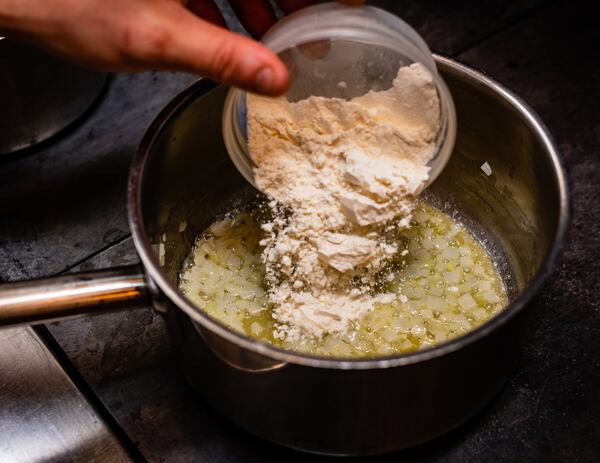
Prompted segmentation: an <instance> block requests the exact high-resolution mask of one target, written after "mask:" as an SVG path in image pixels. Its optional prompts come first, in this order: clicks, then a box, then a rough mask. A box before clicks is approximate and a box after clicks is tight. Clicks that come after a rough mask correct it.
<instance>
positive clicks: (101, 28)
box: [0, 0, 363, 95]
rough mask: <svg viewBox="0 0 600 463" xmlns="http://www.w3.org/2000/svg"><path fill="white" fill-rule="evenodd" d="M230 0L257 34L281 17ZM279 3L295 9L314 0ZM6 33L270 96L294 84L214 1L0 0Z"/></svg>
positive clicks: (106, 64) (125, 66)
mask: <svg viewBox="0 0 600 463" xmlns="http://www.w3.org/2000/svg"><path fill="white" fill-rule="evenodd" d="M229 3H230V4H231V6H232V7H233V9H234V11H235V12H236V14H237V16H238V17H239V19H240V21H241V23H242V24H243V25H244V26H245V27H246V29H247V30H248V32H250V33H251V34H252V36H253V37H260V36H261V35H262V34H263V33H264V32H265V31H266V30H267V29H268V28H269V27H270V26H271V25H272V24H273V23H274V22H275V21H276V17H275V14H274V12H273V10H272V9H271V7H270V5H269V2H268V0H230V1H229ZM277 3H278V5H279V7H280V8H281V9H282V11H284V12H285V13H290V12H292V11H294V10H297V9H299V8H301V7H304V6H307V5H310V4H313V3H317V2H316V1H311V0H279V1H278V2H277ZM344 3H347V4H351V5H359V4H362V3H363V0H345V1H344ZM1 35H7V36H13V37H16V38H22V39H25V40H28V41H31V42H33V43H35V44H37V45H39V46H41V47H44V48H47V49H50V50H51V51H54V52H56V53H58V54H60V55H62V56H64V57H66V58H68V59H70V60H71V61H75V62H77V63H80V64H82V65H84V66H87V67H91V68H95V69H101V70H108V71H117V72H120V71H140V70H144V69H149V68H152V69H162V70H174V71H184V72H191V73H195V74H199V75H203V76H207V77H210V78H211V79H214V80H218V81H221V82H225V83H228V84H233V85H236V86H239V87H242V88H244V89H247V90H251V91H255V92H258V93H263V94H267V95H279V94H281V93H283V92H285V91H286V90H287V88H288V86H289V83H290V82H289V80H290V78H289V75H288V72H287V69H286V68H285V66H284V64H283V63H282V62H281V61H280V60H279V58H277V56H276V55H275V54H274V53H273V52H271V51H270V50H268V49H267V48H265V47H264V46H262V45H261V44H260V43H258V42H256V41H254V40H252V39H250V38H247V37H244V36H242V35H240V34H236V33H233V32H231V31H228V30H227V29H225V21H224V20H223V17H222V16H221V14H220V12H219V10H218V8H217V7H216V6H215V4H214V3H213V0H45V1H43V2H40V1H37V0H0V36H1Z"/></svg>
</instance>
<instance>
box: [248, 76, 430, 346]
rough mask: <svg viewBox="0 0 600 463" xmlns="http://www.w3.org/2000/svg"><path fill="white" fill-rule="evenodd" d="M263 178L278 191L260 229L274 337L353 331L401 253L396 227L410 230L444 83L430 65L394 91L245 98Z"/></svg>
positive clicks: (263, 184) (258, 174)
mask: <svg viewBox="0 0 600 463" xmlns="http://www.w3.org/2000/svg"><path fill="white" fill-rule="evenodd" d="M247 107H248V145H249V150H250V154H251V156H252V159H253V160H254V162H255V164H256V165H257V166H258V167H257V168H256V169H255V178H256V184H257V186H258V187H259V189H260V190H261V191H263V192H264V193H266V194H267V195H268V196H269V197H271V199H272V201H271V202H270V203H269V206H270V208H271V209H272V212H273V216H274V217H275V218H274V220H273V221H272V222H271V223H269V224H267V225H265V226H263V228H264V230H265V232H266V233H267V237H266V238H265V239H264V240H263V243H262V244H264V245H265V246H266V248H265V250H264V253H263V260H264V263H265V266H266V279H267V285H268V288H269V289H268V298H269V300H270V301H271V302H273V303H274V306H275V309H274V311H273V316H274V318H275V319H276V321H277V326H278V328H277V329H276V331H275V333H274V334H275V336H276V337H277V338H280V339H284V338H289V339H295V338H298V337H301V336H316V337H319V336H322V335H324V334H325V333H331V332H341V331H345V330H347V329H348V328H349V327H350V325H351V323H357V322H358V321H359V320H360V318H361V317H362V316H363V315H364V314H365V313H366V312H368V311H369V310H371V309H372V308H373V305H374V304H375V303H376V302H391V301H392V300H393V298H394V297H397V295H395V294H377V290H376V289H377V286H378V282H380V280H381V275H379V274H378V272H380V270H381V269H382V266H384V265H385V263H386V262H387V261H388V260H389V259H390V257H391V256H393V255H394V254H396V253H397V252H398V251H399V250H398V248H397V245H395V244H394V243H388V242H386V238H385V235H386V233H385V232H386V229H388V227H396V226H399V227H406V226H407V225H408V223H409V221H410V213H411V211H412V208H413V203H414V199H415V197H416V195H418V194H419V192H420V191H421V190H422V189H423V187H424V185H425V183H426V181H427V179H428V171H429V169H428V167H427V166H426V164H427V162H428V160H429V159H430V158H431V156H432V155H433V154H434V149H435V139H436V135H437V133H438V130H439V126H440V112H439V101H438V96H437V91H436V88H435V85H434V83H433V80H432V76H431V74H430V73H429V72H428V71H427V70H426V68H425V67H423V66H422V65H421V64H413V65H411V66H407V67H402V68H400V69H399V71H398V75H397V77H396V79H395V80H394V83H393V86H392V88H390V89H389V90H386V91H380V92H369V93H367V94H366V95H363V96H360V97H357V98H354V99H352V100H349V101H347V100H342V99H338V98H323V97H310V98H308V99H305V100H302V101H299V102H297V103H290V102H288V101H287V100H286V99H285V98H276V99H273V98H266V97H260V96H256V95H248V100H247Z"/></svg>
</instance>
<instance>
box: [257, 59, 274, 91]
mask: <svg viewBox="0 0 600 463" xmlns="http://www.w3.org/2000/svg"><path fill="white" fill-rule="evenodd" d="M274 79H275V74H274V73H273V70H272V69H271V68H270V67H269V66H265V67H264V68H262V69H261V70H260V71H258V72H257V73H256V76H255V77H254V86H255V87H256V90H257V91H258V92H260V93H268V94H270V93H273V90H274V88H275V85H274V84H275V83H274V82H273V80H274Z"/></svg>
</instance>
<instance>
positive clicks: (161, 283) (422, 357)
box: [127, 55, 570, 370]
mask: <svg viewBox="0 0 600 463" xmlns="http://www.w3.org/2000/svg"><path fill="white" fill-rule="evenodd" d="M434 58H435V60H436V63H437V64H441V65H442V66H443V67H444V68H447V69H449V70H450V71H453V72H457V73H462V74H466V75H467V76H468V77H470V78H472V79H474V80H477V81H478V82H479V83H480V84H481V85H483V86H486V87H488V88H489V89H491V90H492V91H494V92H496V93H498V94H499V95H500V96H501V97H502V98H504V99H505V100H506V101H507V102H508V103H510V104H511V105H512V106H513V107H514V108H515V109H516V110H517V111H518V112H519V113H520V114H521V116H522V117H523V119H524V120H525V121H526V122H527V124H528V125H529V126H530V128H531V129H532V130H533V131H534V132H535V133H536V134H537V135H538V137H539V139H540V141H541V143H542V144H543V145H544V146H545V148H546V150H547V152H548V153H549V156H550V161H551V164H552V167H553V171H554V175H555V177H556V179H555V180H556V183H557V187H558V190H559V202H560V204H558V207H559V208H560V209H559V220H558V226H557V229H556V234H555V238H554V241H553V243H552V246H551V248H550V251H549V252H548V254H547V255H546V257H545V259H544V261H543V263H542V265H541V267H540V269H539V271H538V272H537V274H536V275H535V277H534V278H533V281H532V283H531V284H529V285H528V286H527V287H526V288H525V289H524V290H523V291H522V292H521V293H520V294H519V296H518V297H517V298H516V299H515V300H514V301H513V302H511V303H510V304H509V306H508V307H506V308H505V309H504V310H503V311H502V312H500V313H499V314H498V315H496V316H495V317H494V318H492V319H491V320H489V321H488V322H486V323H484V324H483V325H481V326H480V327H478V328H476V329H474V330H473V331H470V332H468V333H467V334H465V335H463V336H459V337H457V338H455V339H452V340H450V341H447V342H445V343H443V344H440V345H438V346H434V347H430V348H427V349H423V350H420V351H416V352H411V353H407V354H400V355H391V356H386V357H375V358H355V359H349V358H343V359H340V358H331V357H330V358H328V357H319V356H314V355H309V354H303V353H298V352H292V351H288V350H284V349H281V348H279V347H276V346H273V345H270V344H267V343H265V342H262V341H256V340H252V339H251V338H249V337H247V336H245V335H243V334H241V333H237V332H235V331H233V330H231V329H229V328H227V327H226V326H225V325H223V324H221V323H220V322H218V321H217V320H215V319H213V318H211V317H210V316H209V315H208V314H206V313H204V312H203V311H202V309H200V308H198V307H196V306H195V305H194V304H193V303H192V302H191V301H190V300H189V299H187V298H186V297H185V296H184V295H183V294H182V293H181V292H180V291H179V290H178V288H177V287H176V286H175V285H174V284H173V283H172V282H171V281H170V280H169V278H168V276H167V275H166V274H165V273H164V272H163V271H162V269H161V267H160V264H159V262H158V259H157V257H156V255H155V253H154V252H153V251H152V248H151V246H150V240H149V239H148V236H147V234H146V231H145V228H144V225H143V220H142V181H143V178H144V171H145V167H146V161H147V159H148V157H149V156H150V153H151V150H152V147H153V146H154V143H155V141H156V140H157V138H158V137H159V136H160V134H161V132H162V130H163V128H164V127H166V126H167V125H168V124H169V123H170V122H171V121H172V120H173V118H174V117H175V116H176V115H177V114H179V113H180V112H181V111H183V110H185V109H186V108H187V107H188V105H189V104H190V103H191V102H192V101H195V99H196V98H198V97H199V96H200V95H202V94H204V93H206V92H207V91H209V90H211V89H213V88H216V87H217V84H215V83H213V82H211V81H208V80H206V79H200V80H199V81H197V82H195V83H194V84H192V85H191V86H190V87H188V88H187V89H185V90H184V91H183V92H181V93H180V94H179V95H178V96H177V97H175V98H174V99H173V100H172V101H171V102H170V103H169V104H168V105H167V106H166V107H165V108H164V109H163V110H162V111H161V112H160V113H159V114H158V116H157V117H156V118H155V120H154V121H153V123H152V124H151V125H150V127H149V128H148V130H147V131H146V133H145V135H144V137H143V139H142V141H141V143H140V146H139V149H138V151H137V153H136V155H135V156H134V159H133V163H132V167H131V171H130V176H129V182H128V188H127V202H128V215H129V223H130V227H131V232H132V235H133V241H134V244H135V247H136V249H137V252H138V254H139V256H140V259H141V261H142V263H143V266H144V267H145V272H146V274H147V276H148V277H149V278H150V279H151V280H152V281H153V282H154V283H155V284H156V285H157V286H158V288H159V289H160V290H161V291H162V292H163V294H164V295H165V296H166V297H167V298H168V299H169V300H170V301H171V302H173V303H174V304H175V305H176V306H177V307H178V308H179V309H181V310H182V311H183V312H184V313H185V314H186V315H187V316H189V317H190V318H191V319H192V320H193V321H194V322H196V323H198V324H200V325H201V326H202V327H204V328H205V329H208V330H210V331H211V332H212V333H214V334H216V335H218V336H221V337H223V338H224V339H226V340H227V341H229V342H232V343H234V344H236V345H238V346H239V347H242V348H244V349H247V350H249V351H251V352H254V353H256V354H259V355H262V356H265V357H267V358H271V359H274V360H277V361H278V362H285V363H290V364H295V365H302V366H309V367H317V368H326V369H337V370H369V369H382V368H390V367H397V366H404V365H412V364H415V363H419V362H424V361H427V360H432V359H435V358H438V357H441V356H444V355H446V354H449V353H452V352H455V351H457V350H459V349H462V348H463V347H465V346H467V345H469V344H472V343H474V342H476V341H478V340H479V339H481V338H483V337H485V336H487V335H488V334H490V333H491V332H493V331H495V330H497V329H499V328H500V327H501V326H503V325H504V324H505V323H507V322H508V321H509V320H511V319H512V318H513V317H514V316H515V315H517V314H518V313H519V312H520V311H521V310H522V309H523V308H524V307H525V305H526V304H527V303H528V302H529V301H530V300H531V298H532V297H533V296H534V295H535V294H536V293H537V292H538V290H539V289H540V286H541V285H542V283H543V282H544V280H545V279H546V278H547V277H548V276H549V274H550V273H551V272H552V270H553V268H554V266H555V263H556V260H557V258H558V255H559V253H560V250H561V248H562V246H563V243H564V240H565V236H566V232H567V229H568V226H569V223H570V203H569V191H568V185H567V179H566V173H565V170H564V167H563V165H562V161H561V159H560V156H559V154H558V150H557V149H556V147H555V144H554V142H553V140H552V137H551V136H550V134H549V132H548V130H547V128H546V126H545V125H544V124H543V122H542V121H541V120H540V118H539V116H538V115H537V114H536V113H535V112H534V111H533V110H532V109H531V108H530V107H529V106H528V105H527V104H526V103H525V102H524V101H523V100H522V99H521V98H519V97H518V96H516V95H515V94H514V93H512V92H511V91H509V90H508V89H506V88H505V87H504V86H502V85H501V84H499V83H498V82H496V81H495V80H493V79H491V78H489V77H487V76H485V75H484V74H482V73H481V72H478V71H476V70H474V69H472V68H470V67H468V66H466V65H464V64H461V63H458V62H457V61H455V60H452V59H449V58H445V57H442V56H439V55H434Z"/></svg>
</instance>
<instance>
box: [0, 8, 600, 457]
mask: <svg viewBox="0 0 600 463" xmlns="http://www.w3.org/2000/svg"><path fill="white" fill-rule="evenodd" d="M370 3H371V4H376V5H379V6H382V7H384V8H387V9H388V10H390V11H393V12H394V13H396V14H398V15H399V16H401V17H402V18H403V19H405V20H406V21H407V22H408V23H409V24H411V25H412V26H414V27H415V28H416V29H417V31H418V32H419V33H420V34H421V35H422V36H423V37H424V38H425V40H426V41H427V42H428V44H429V45H430V47H431V49H432V50H433V51H435V52H437V53H440V54H443V55H447V56H451V57H454V58H455V59H457V60H459V61H461V62H464V63H466V64H468V65H470V66H473V67H475V68H476V69H479V70H482V71H483V72H485V73H486V74H487V75H489V76H491V77H492V78H494V79H496V80H498V81H499V82H501V83H502V84H504V85H505V86H507V87H508V88H510V89H511V90H513V91H514V92H515V93H517V94H518V95H520V96H521V97H522V98H523V99H524V100H525V101H526V102H527V103H529V104H530V105H531V106H532V107H533V108H534V109H535V110H536V111H537V112H538V113H539V115H540V116H541V118H542V120H543V121H544V122H545V123H546V124H547V126H548V128H549V130H550V132H551V133H552V134H553V136H554V138H555V140H556V142H557V144H558V147H559V150H560V152H561V154H562V156H563V159H564V162H565V165H566V167H567V170H568V173H569V177H570V186H571V192H572V202H573V222H572V226H571V229H570V232H569V242H568V244H567V246H566V248H565V250H564V252H563V254H562V257H561V259H560V261H559V263H558V266H557V268H556V270H555V272H554V274H553V275H552V276H551V277H550V279H549V280H548V282H547V283H546V284H545V286H544V287H543V289H542V290H541V292H540V294H539V296H537V297H536V299H535V300H534V302H533V303H532V304H531V307H530V311H531V313H532V315H533V316H532V319H533V320H534V323H533V324H532V325H531V327H530V329H529V332H528V336H527V338H528V339H527V343H526V348H525V351H524V353H523V357H522V361H521V365H520V367H519V370H518V372H517V373H516V374H515V375H514V377H513V378H512V379H511V380H510V381H509V383H508V384H507V385H506V387H505V388H504V389H503V390H502V392H501V393H500V394H499V396H498V397H497V398H496V399H495V400H494V401H493V402H492V403H491V404H490V405H489V406H488V407H487V408H486V409H485V410H484V411H482V412H481V413H480V414H479V415H477V416H476V417H475V418H474V419H472V420H471V421H469V422H468V423H467V424H466V425H464V426H462V427H461V428H460V429H458V430H456V431H454V432H453V433H451V434H450V435H448V436H445V437H443V438H441V439H439V440H438V441H435V442H433V443H431V444H428V445H426V446H423V447H420V448H417V449H412V450H409V451H406V452H402V453H399V454H395V455H391V456H387V457H383V458H379V459H375V460H373V461H381V462H383V461H386V462H387V461H401V460H402V461H420V462H438V461H444V462H445V461H450V462H457V461H581V462H592V461H600V442H599V441H600V370H599V367H600V313H599V310H600V308H599V303H598V296H599V295H600V284H599V280H600V252H598V246H599V241H600V225H599V221H598V218H599V217H600V208H599V206H598V201H600V186H599V183H600V176H599V174H600V156H599V153H598V148H599V147H600V128H599V127H600V124H599V122H600V121H599V119H600V118H599V114H600V111H599V110H600V61H599V59H598V56H600V54H599V53H598V51H597V48H598V45H600V33H599V27H600V26H599V25H598V20H597V15H595V14H594V12H593V2H577V1H544V0H519V1H511V2H509V1H505V2H500V1H444V2H442V1H432V0H414V1H392V0H390V1H372V2H370ZM193 80H195V79H194V77H192V76H185V75H179V74H173V73H155V72H149V73H143V74H137V75H120V76H115V77H114V78H113V79H112V80H111V82H110V84H109V87H108V88H107V91H106V94H105V95H104V97H103V99H102V100H101V101H100V103H99V104H98V105H97V107H96V108H95V109H94V110H93V111H92V112H91V113H90V114H89V115H88V116H87V117H86V118H85V119H84V120H83V121H82V122H80V123H79V124H78V125H77V126H75V127H74V128H72V129H70V130H69V131H68V132H67V133H64V134H62V136H60V137H58V138H55V139H54V140H53V141H52V142H51V143H48V144H45V145H44V146H43V147H42V148H38V149H34V150H31V151H30V152H28V153H25V154H23V155H22V156H12V157H11V158H10V159H8V160H6V159H5V160H3V161H2V163H1V164H0V213H1V219H0V280H4V281H12V280H19V279H28V278H33V277H38V276H45V275H55V274H59V273H62V272H67V271H72V270H77V269H91V268H100V267H107V266H113V265H118V264H124V263H130V262H135V261H136V257H135V252H134V251H133V247H132V244H131V240H130V238H129V230H128V225H127V218H126V206H125V183H126V179H127V174H128V168H129V163H130V160H131V157H132V155H133V153H134V151H135V149H136V146H137V144H138V142H139V140H140V138H141V136H142V134H143V132H144V130H145V129H146V128H147V127H148V125H149V123H150V122H151V120H152V119H153V117H154V116H155V115H156V114H157V113H158V111H159V110H160V109H161V108H162V107H163V106H164V105H165V104H166V103H167V102H168V101H169V100H170V99H171V98H172V97H173V96H174V95H175V94H176V93H177V92H179V91H180V90H182V89H183V88H185V87H186V86H187V85H188V84H189V83H191V82H192V81H193ZM39 332H40V333H42V334H43V335H44V333H46V334H47V335H48V342H49V343H50V344H51V347H52V348H53V349H55V350H57V351H58V353H59V355H62V354H65V355H64V359H65V361H66V362H68V363H70V365H71V366H72V367H73V372H75V373H76V375H81V377H82V378H83V380H84V381H85V383H86V384H87V385H88V386H89V389H87V388H86V393H87V394H89V395H90V396H95V397H96V398H97V399H99V400H98V403H99V404H101V406H102V407H105V411H107V412H108V413H109V414H110V415H111V416H112V417H114V419H115V422H116V423H118V426H119V427H120V428H121V429H122V430H123V431H124V433H123V435H122V438H123V439H124V440H125V441H126V445H129V446H132V445H133V446H135V447H136V448H137V449H139V453H140V455H139V456H140V457H142V456H143V458H144V459H147V460H148V461H152V462H160V461H169V462H171V461H173V462H183V461H211V462H280V461H298V462H300V461H310V460H311V459H315V460H319V461H321V460H323V459H321V458H316V457H310V456H307V455H304V454H299V453H295V452H292V451H287V450H284V449H280V448H278V447H275V446H272V445H270V444H267V443H264V442H262V441H260V440H258V439H255V438H253V437H251V436H250V435H248V434H246V433H244V432H242V431H240V430H238V429H237V428H235V427H233V426H232V425H230V424H229V423H228V422H226V421H224V420H223V419H221V418H220V417H219V416H217V415H215V414H214V413H213V412H212V411H211V410H210V409H209V408H208V407H207V404H205V403H204V402H203V401H202V400H201V399H199V398H198V397H197V396H196V395H195V393H194V392H193V391H192V390H191V389H190V388H189V387H188V386H187V384H186V383H185V382H184V380H183V378H182V376H181V374H180V372H179V370H178V369H177V368H176V366H175V364H174V361H173V359H172V357H171V354H170V351H169V344H168V340H167V338H166V335H165V331H164V328H163V324H162V322H161V320H160V318H159V317H158V316H157V315H156V314H154V313H153V312H152V311H151V310H150V309H144V310H140V311H136V312H130V313H117V314H110V315H102V316H97V317H92V318H84V319H80V320H73V321H65V322H61V323H55V324H51V325H49V326H48V328H47V332H46V331H45V329H44V328H40V329H39ZM67 366H68V365H67Z"/></svg>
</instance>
